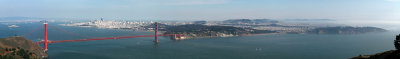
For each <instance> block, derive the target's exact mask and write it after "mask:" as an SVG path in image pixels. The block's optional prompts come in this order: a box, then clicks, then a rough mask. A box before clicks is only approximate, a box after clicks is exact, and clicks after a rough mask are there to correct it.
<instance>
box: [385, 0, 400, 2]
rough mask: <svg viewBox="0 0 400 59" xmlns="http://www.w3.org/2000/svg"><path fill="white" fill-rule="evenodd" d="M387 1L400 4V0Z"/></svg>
mask: <svg viewBox="0 0 400 59" xmlns="http://www.w3.org/2000/svg"><path fill="white" fill-rule="evenodd" d="M386 1H390V2H400V0H386Z"/></svg>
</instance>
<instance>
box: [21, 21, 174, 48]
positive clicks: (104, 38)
mask: <svg viewBox="0 0 400 59" xmlns="http://www.w3.org/2000/svg"><path fill="white" fill-rule="evenodd" d="M43 24H44V41H39V42H36V43H37V44H44V51H47V50H48V49H47V45H48V44H50V43H63V42H80V41H95V40H111V39H124V38H137V37H154V42H155V43H158V36H175V37H177V36H180V35H179V34H161V35H160V34H158V27H159V26H158V22H155V23H154V25H155V28H154V35H139V36H126V35H122V36H115V37H102V38H98V37H89V36H85V35H80V34H76V33H72V32H68V31H66V30H62V29H60V28H57V27H53V26H50V27H52V28H55V29H57V30H60V31H63V32H66V33H68V34H73V35H78V36H82V37H88V38H90V39H77V40H58V41H49V40H47V26H48V23H47V22H46V21H44V23H43ZM39 28H40V27H37V28H35V29H34V30H32V31H31V32H29V33H26V34H24V35H23V36H25V35H28V34H31V33H32V32H35V31H37V30H38V29H39Z"/></svg>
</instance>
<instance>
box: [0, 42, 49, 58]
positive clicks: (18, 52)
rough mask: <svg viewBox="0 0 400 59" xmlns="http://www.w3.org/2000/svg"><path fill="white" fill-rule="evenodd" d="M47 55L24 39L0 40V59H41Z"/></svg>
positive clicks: (34, 44) (37, 46) (36, 45)
mask: <svg viewBox="0 0 400 59" xmlns="http://www.w3.org/2000/svg"><path fill="white" fill-rule="evenodd" d="M43 57H47V54H46V53H45V52H44V51H43V49H42V48H41V47H40V46H39V45H38V44H36V43H34V42H31V41H30V40H27V39H25V38H24V37H9V38H0V59H42V58H43Z"/></svg>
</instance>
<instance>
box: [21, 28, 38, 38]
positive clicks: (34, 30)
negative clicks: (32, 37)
mask: <svg viewBox="0 0 400 59" xmlns="http://www.w3.org/2000/svg"><path fill="white" fill-rule="evenodd" d="M41 27H42V26H38V27H36V28H35V29H33V30H32V31H31V32H28V33H25V34H24V35H22V36H26V35H29V34H31V33H33V32H36V31H37V30H39V28H41Z"/></svg>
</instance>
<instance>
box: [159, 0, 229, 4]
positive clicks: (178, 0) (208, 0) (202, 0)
mask: <svg viewBox="0 0 400 59" xmlns="http://www.w3.org/2000/svg"><path fill="white" fill-rule="evenodd" d="M227 2H228V0H172V1H169V2H166V3H164V4H167V5H205V4H224V3H227Z"/></svg>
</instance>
